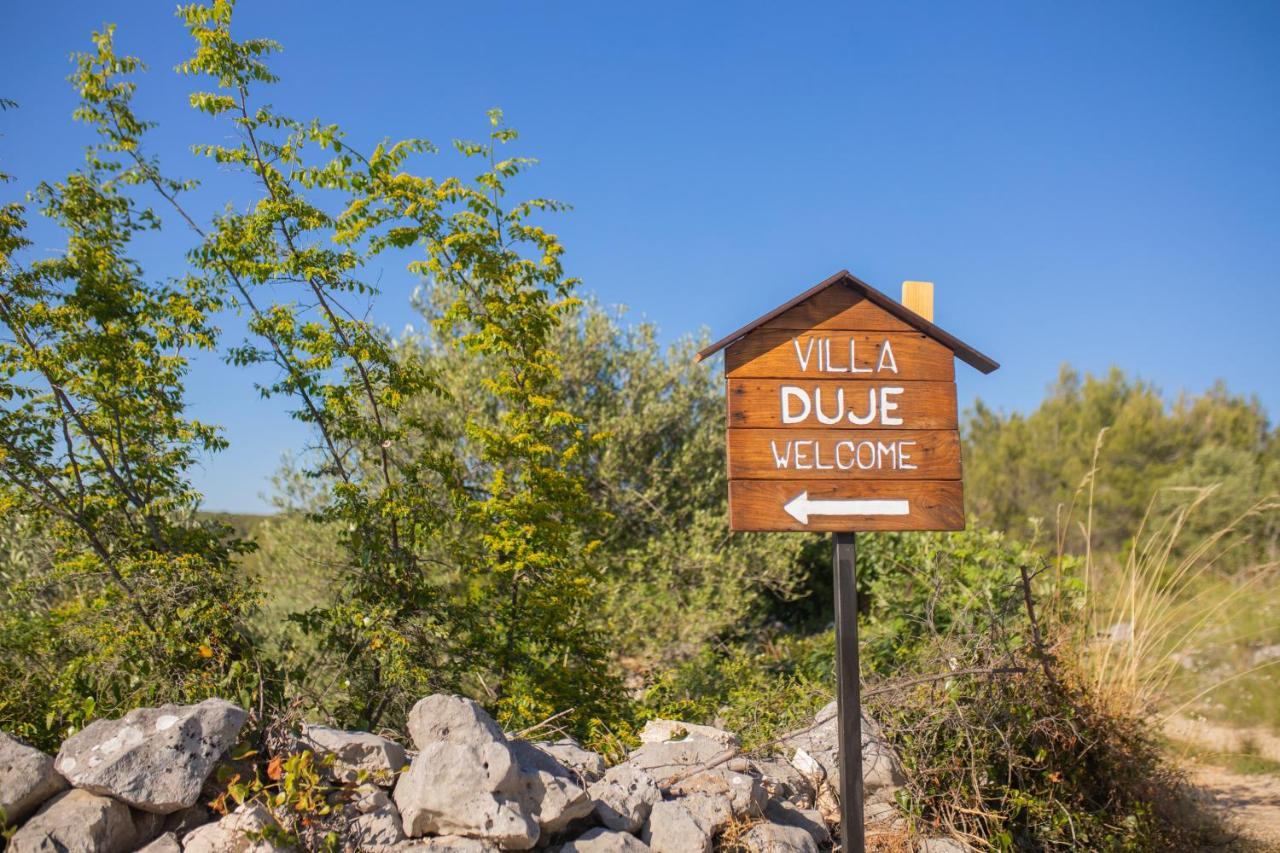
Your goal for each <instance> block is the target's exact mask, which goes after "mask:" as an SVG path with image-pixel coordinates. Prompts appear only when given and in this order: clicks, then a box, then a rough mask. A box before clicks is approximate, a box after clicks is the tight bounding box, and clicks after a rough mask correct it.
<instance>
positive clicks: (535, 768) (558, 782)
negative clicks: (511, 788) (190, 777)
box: [511, 740, 595, 841]
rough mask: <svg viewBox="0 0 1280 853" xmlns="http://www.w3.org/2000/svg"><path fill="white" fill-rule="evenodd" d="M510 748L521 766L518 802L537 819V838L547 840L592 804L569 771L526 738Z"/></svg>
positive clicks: (588, 812)
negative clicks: (538, 832)
mask: <svg viewBox="0 0 1280 853" xmlns="http://www.w3.org/2000/svg"><path fill="white" fill-rule="evenodd" d="M511 751H512V753H513V754H514V755H515V757H516V763H517V764H519V766H520V775H521V777H522V780H521V789H520V793H519V795H518V796H519V798H520V803H521V805H523V806H524V809H525V811H526V812H527V813H528V814H529V815H530V816H531V817H533V819H534V820H536V821H537V822H538V827H539V829H540V838H541V839H542V840H544V841H545V840H546V839H548V838H550V837H551V836H553V835H556V834H557V833H560V832H562V831H563V830H564V829H565V828H566V827H567V826H568V825H569V824H570V823H572V822H573V821H575V820H578V819H579V818H584V817H586V816H587V815H589V814H591V812H592V811H594V809H595V803H594V802H592V800H591V797H589V796H587V792H586V789H584V788H583V787H582V786H581V785H579V784H578V783H579V781H580V779H579V777H578V776H576V775H575V774H573V773H571V772H570V771H569V770H568V769H567V768H565V767H564V766H562V765H561V764H560V763H559V762H558V761H556V760H555V759H554V758H552V757H551V756H550V755H548V754H547V753H545V752H543V751H542V750H540V749H538V748H537V747H536V746H534V745H533V744H531V743H528V742H526V741H519V740H517V741H511Z"/></svg>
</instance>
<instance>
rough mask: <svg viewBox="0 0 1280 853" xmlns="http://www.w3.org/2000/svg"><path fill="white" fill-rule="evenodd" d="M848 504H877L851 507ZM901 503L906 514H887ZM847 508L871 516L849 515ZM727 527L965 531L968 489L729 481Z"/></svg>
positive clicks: (943, 484)
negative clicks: (867, 502) (965, 507)
mask: <svg viewBox="0 0 1280 853" xmlns="http://www.w3.org/2000/svg"><path fill="white" fill-rule="evenodd" d="M850 501H859V502H862V501H873V502H875V503H873V504H862V503H858V504H852V505H851V504H849V503H847V502H850ZM903 501H905V513H904V514H887V513H885V512H884V510H886V509H888V510H892V511H893V512H897V511H898V510H899V509H902V508H904V505H903V504H901V502H903ZM849 506H853V507H854V508H855V509H866V510H868V512H864V513H858V512H846V511H845V510H846V509H847V508H848V507H849ZM787 507H790V510H791V511H788V509H787ZM797 516H799V517H797ZM729 527H730V528H731V529H733V530H763V531H767V530H779V531H786V530H790V531H808V530H812V531H823V532H856V531H863V530H963V529H964V486H963V484H962V483H961V481H959V480H912V481H900V482H891V483H890V482H884V481H869V482H833V481H825V482H808V481H803V480H800V481H793V480H730V481H729Z"/></svg>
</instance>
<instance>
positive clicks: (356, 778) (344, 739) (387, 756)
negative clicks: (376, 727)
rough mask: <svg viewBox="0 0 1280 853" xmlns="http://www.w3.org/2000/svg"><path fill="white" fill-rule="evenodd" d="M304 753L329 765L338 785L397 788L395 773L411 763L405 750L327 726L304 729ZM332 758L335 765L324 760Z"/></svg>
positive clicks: (366, 735)
mask: <svg viewBox="0 0 1280 853" xmlns="http://www.w3.org/2000/svg"><path fill="white" fill-rule="evenodd" d="M298 743H299V745H300V746H301V747H302V748H303V749H309V750H311V751H312V752H314V753H315V755H316V758H317V759H320V761H321V763H325V764H327V766H328V768H329V772H330V775H331V776H332V777H333V778H334V779H335V780H337V781H339V782H365V781H369V782H376V783H378V784H380V785H388V786H390V785H393V784H395V777H396V773H397V772H398V771H399V770H400V768H402V767H404V766H405V765H406V764H408V763H409V759H408V757H407V756H406V755H405V751H404V747H403V746H401V745H400V744H398V743H396V742H395V741H392V740H387V739H386V738H384V737H379V736H378V735H375V734H370V733H369V732H348V731H343V730H342V729H333V728H329V727H328V726H303V728H302V733H301V734H300V735H299V736H298ZM330 756H332V764H328V762H326V761H325V760H326V759H328V758H329V757H330Z"/></svg>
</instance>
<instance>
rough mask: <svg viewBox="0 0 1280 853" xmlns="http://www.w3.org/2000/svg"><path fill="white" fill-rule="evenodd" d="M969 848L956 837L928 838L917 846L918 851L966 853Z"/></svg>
mask: <svg viewBox="0 0 1280 853" xmlns="http://www.w3.org/2000/svg"><path fill="white" fill-rule="evenodd" d="M968 849H969V848H968V847H966V846H965V845H963V844H961V843H960V842H959V841H956V840H955V839H954V838H926V839H924V840H922V841H921V842H920V843H919V845H917V846H916V851H917V853H966V851H968Z"/></svg>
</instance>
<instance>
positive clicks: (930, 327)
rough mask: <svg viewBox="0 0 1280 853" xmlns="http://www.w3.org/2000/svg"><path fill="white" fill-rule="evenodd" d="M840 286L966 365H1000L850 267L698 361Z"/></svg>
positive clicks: (986, 369) (986, 370) (730, 337)
mask: <svg viewBox="0 0 1280 853" xmlns="http://www.w3.org/2000/svg"><path fill="white" fill-rule="evenodd" d="M837 285H841V286H844V287H848V288H851V289H852V290H854V291H856V292H857V293H858V294H859V295H861V296H862V297H864V298H865V299H867V300H868V301H869V302H871V303H872V304H874V305H878V306H879V307H880V308H883V309H884V310H885V311H888V312H889V313H890V314H892V315H893V316H895V317H897V318H898V319H899V320H901V321H902V322H904V323H906V324H907V325H909V326H911V327H912V328H914V329H916V330H918V331H920V332H922V333H924V334H925V335H928V336H929V337H931V338H933V339H934V340H936V341H937V342H938V343H940V344H942V345H943V346H945V347H946V348H947V349H949V350H951V351H952V352H953V353H955V355H956V357H957V358H959V359H960V360H961V361H963V362H965V363H966V364H968V365H970V366H972V367H975V368H977V369H978V370H980V371H982V372H983V373H990V372H992V371H993V370H995V369H996V368H997V367H999V366H1000V365H999V364H997V363H996V362H995V360H994V359H992V358H989V357H988V356H985V355H983V354H982V353H980V352H978V351H977V350H976V349H974V348H973V347H971V346H969V345H968V344H966V343H965V342H964V341H962V340H960V339H959V338H957V337H955V336H954V335H952V334H950V333H949V332H947V331H945V330H943V329H941V328H939V327H938V326H935V325H934V324H933V323H931V322H929V321H928V320H926V319H925V318H923V317H921V316H920V315H919V314H917V313H916V312H914V311H912V310H911V309H910V308H908V307H906V306H905V305H903V304H902V303H901V302H898V301H897V300H896V299H891V298H890V297H888V296H886V295H885V294H883V293H881V292H880V291H878V290H876V289H875V288H874V287H872V286H871V285H869V284H867V283H866V282H865V281H863V280H861V279H860V278H858V277H856V276H854V275H853V274H852V273H850V272H849V271H848V270H841V271H840V272H838V273H836V274H835V275H833V276H831V277H830V278H828V279H826V280H825V281H822V282H820V283H818V284H816V285H814V286H813V287H811V288H809V289H808V290H806V291H805V292H804V293H801V294H800V295H799V296H797V297H795V298H794V299H792V300H790V301H788V302H785V303H783V304H782V305H779V306H778V307H777V308H774V309H773V310H772V311H770V312H769V313H767V314H764V315H762V316H760V317H757V318H756V319H755V320H752V321H751V322H750V323H748V324H747V325H745V326H743V327H742V328H741V329H738V330H737V331H734V332H731V333H729V334H728V335H726V336H724V337H723V338H721V339H720V340H718V341H716V342H715V343H714V344H712V345H711V346H709V347H707V348H706V349H704V350H702V352H700V353H698V355H697V360H698V361H702V360H703V359H705V358H709V357H710V356H713V355H715V354H716V353H717V352H719V351H720V350H722V349H724V348H725V347H727V346H728V345H729V344H731V343H733V342H734V341H736V340H738V339H739V338H742V337H744V336H746V335H748V334H750V333H751V332H752V331H754V330H755V329H756V328H757V327H758V326H760V325H762V324H764V323H767V322H769V321H770V320H772V319H774V318H775V317H778V316H780V315H782V314H785V313H786V312H787V311H790V310H791V309H792V308H794V307H796V306H797V305H799V304H800V303H802V302H804V301H805V300H806V299H809V298H810V297H813V296H816V295H817V294H819V293H821V292H822V291H824V290H826V289H827V288H829V287H835V286H837Z"/></svg>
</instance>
